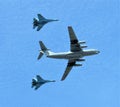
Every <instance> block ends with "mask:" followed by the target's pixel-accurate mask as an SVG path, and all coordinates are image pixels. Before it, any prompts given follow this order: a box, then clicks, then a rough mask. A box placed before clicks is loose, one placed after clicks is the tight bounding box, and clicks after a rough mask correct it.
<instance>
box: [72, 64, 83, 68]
mask: <svg viewBox="0 0 120 107" xmlns="http://www.w3.org/2000/svg"><path fill="white" fill-rule="evenodd" d="M74 66H76V67H77V66H82V64H74Z"/></svg>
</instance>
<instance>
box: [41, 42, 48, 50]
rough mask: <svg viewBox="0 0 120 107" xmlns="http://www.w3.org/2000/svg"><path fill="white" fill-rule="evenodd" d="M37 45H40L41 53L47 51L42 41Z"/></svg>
mask: <svg viewBox="0 0 120 107" xmlns="http://www.w3.org/2000/svg"><path fill="white" fill-rule="evenodd" d="M39 44H40V47H41V50H42V51H43V52H45V51H47V50H48V49H47V48H46V46H45V45H44V43H43V42H42V41H39Z"/></svg>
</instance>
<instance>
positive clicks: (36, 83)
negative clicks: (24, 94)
mask: <svg viewBox="0 0 120 107" xmlns="http://www.w3.org/2000/svg"><path fill="white" fill-rule="evenodd" d="M48 82H55V80H53V81H50V80H44V79H43V78H42V77H40V75H36V78H35V79H32V88H33V87H35V90H37V89H38V88H39V87H40V86H42V85H43V84H45V83H48Z"/></svg>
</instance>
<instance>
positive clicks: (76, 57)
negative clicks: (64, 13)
mask: <svg viewBox="0 0 120 107" xmlns="http://www.w3.org/2000/svg"><path fill="white" fill-rule="evenodd" d="M68 32H69V36H70V51H69V52H60V53H54V52H51V51H50V50H49V49H47V48H46V46H45V45H44V44H43V42H42V41H39V44H40V47H41V50H40V54H39V56H38V60H39V59H40V58H41V57H42V55H43V54H45V55H46V56H47V57H49V58H56V59H67V60H68V64H67V67H66V70H65V72H64V74H63V76H62V78H61V81H62V80H64V79H65V78H66V77H67V75H68V74H69V72H70V70H71V69H72V67H73V66H82V64H76V62H77V61H85V59H82V58H83V57H85V56H91V55H95V54H98V53H100V51H98V50H96V49H87V50H83V48H86V47H87V46H83V45H82V44H84V43H86V42H85V41H78V39H77V37H76V35H75V33H74V31H73V29H72V27H71V26H68Z"/></svg>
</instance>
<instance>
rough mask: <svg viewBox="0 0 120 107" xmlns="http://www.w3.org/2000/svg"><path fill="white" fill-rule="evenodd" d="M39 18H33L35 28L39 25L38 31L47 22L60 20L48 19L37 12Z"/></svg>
mask: <svg viewBox="0 0 120 107" xmlns="http://www.w3.org/2000/svg"><path fill="white" fill-rule="evenodd" d="M37 16H38V20H37V19H36V18H34V19H33V29H35V28H36V27H37V31H39V30H40V29H41V28H42V27H43V26H44V25H45V24H46V23H48V22H53V21H58V20H53V19H46V18H44V17H43V16H42V15H41V14H37Z"/></svg>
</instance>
